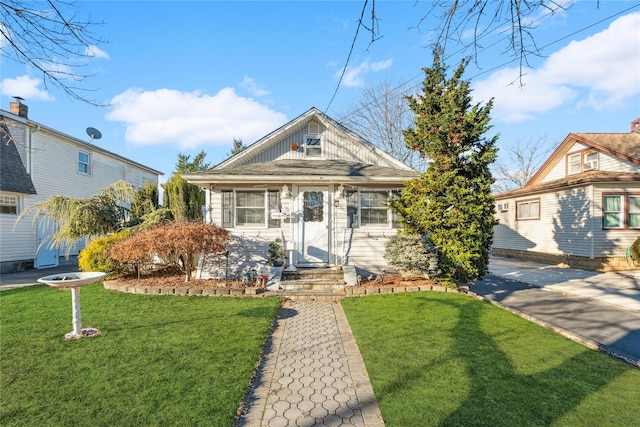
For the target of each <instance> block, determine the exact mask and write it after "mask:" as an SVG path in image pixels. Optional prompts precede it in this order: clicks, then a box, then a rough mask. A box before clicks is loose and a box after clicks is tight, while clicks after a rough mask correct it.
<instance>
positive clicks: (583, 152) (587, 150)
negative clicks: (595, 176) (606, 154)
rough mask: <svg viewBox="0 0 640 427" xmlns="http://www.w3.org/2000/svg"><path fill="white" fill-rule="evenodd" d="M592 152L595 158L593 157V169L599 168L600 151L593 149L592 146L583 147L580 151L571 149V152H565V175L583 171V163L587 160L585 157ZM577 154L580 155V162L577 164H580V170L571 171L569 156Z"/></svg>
mask: <svg viewBox="0 0 640 427" xmlns="http://www.w3.org/2000/svg"><path fill="white" fill-rule="evenodd" d="M592 154H595V155H596V159H595V162H596V167H595V168H594V169H599V167H600V152H599V151H598V150H594V149H593V148H585V149H582V150H580V151H573V152H571V153H567V155H566V157H565V161H566V164H565V175H566V176H569V175H575V174H578V173H582V172H585V169H584V165H585V163H586V162H587V157H588V156H590V155H592ZM578 155H579V156H580V162H579V164H578V165H579V166H580V170H579V171H576V172H572V171H571V165H572V163H571V161H570V160H571V158H573V157H576V156H578ZM587 170H592V169H587Z"/></svg>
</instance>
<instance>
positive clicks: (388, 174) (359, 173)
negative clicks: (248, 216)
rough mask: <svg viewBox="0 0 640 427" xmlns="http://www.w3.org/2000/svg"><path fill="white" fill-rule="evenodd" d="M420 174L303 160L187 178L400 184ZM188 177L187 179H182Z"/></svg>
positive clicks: (225, 169)
mask: <svg viewBox="0 0 640 427" xmlns="http://www.w3.org/2000/svg"><path fill="white" fill-rule="evenodd" d="M418 175H420V174H419V173H418V172H416V171H413V170H406V169H396V168H391V167H385V166H376V165H365V164H362V163H353V162H348V161H345V160H337V159H333V160H314V162H313V167H309V162H307V161H304V160H293V159H290V160H275V161H272V162H266V163H261V164H259V165H256V164H248V165H239V166H226V167H220V168H214V169H210V170H208V171H204V172H198V173H193V174H189V175H188V181H189V182H191V183H193V184H203V183H208V182H211V181H215V182H224V183H246V182H256V181H260V182H264V183H269V182H283V181H285V182H286V181H290V180H291V179H292V178H295V181H296V183H300V182H312V181H316V182H317V181H325V182H327V183H330V182H333V183H338V182H339V183H348V182H362V181H366V182H384V183H398V184H402V183H403V182H404V181H405V180H407V179H412V178H415V177H417V176H418ZM185 177H187V176H185Z"/></svg>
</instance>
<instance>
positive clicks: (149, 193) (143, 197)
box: [130, 181, 158, 221]
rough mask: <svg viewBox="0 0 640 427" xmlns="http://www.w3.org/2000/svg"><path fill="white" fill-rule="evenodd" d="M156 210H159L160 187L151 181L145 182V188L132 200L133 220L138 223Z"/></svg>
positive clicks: (137, 192) (131, 213)
mask: <svg viewBox="0 0 640 427" xmlns="http://www.w3.org/2000/svg"><path fill="white" fill-rule="evenodd" d="M156 209H158V186H157V185H154V184H153V183H152V182H151V181H145V182H144V187H142V188H140V189H138V190H137V191H136V193H135V194H134V195H133V199H132V200H131V212H130V215H131V220H132V221H137V220H139V219H141V218H142V217H143V216H144V215H146V214H148V213H151V212H153V211H155V210H156Z"/></svg>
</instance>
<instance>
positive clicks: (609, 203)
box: [602, 194, 640, 229]
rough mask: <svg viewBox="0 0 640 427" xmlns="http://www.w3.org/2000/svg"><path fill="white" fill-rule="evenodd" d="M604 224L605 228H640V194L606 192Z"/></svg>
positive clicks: (603, 211) (603, 209)
mask: <svg viewBox="0 0 640 427" xmlns="http://www.w3.org/2000/svg"><path fill="white" fill-rule="evenodd" d="M602 226H603V228H605V229H610V228H640V194H605V195H604V196H603V199H602Z"/></svg>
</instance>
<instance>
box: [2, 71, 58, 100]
mask: <svg viewBox="0 0 640 427" xmlns="http://www.w3.org/2000/svg"><path fill="white" fill-rule="evenodd" d="M41 84H42V79H37V78H33V77H29V76H18V77H16V78H6V79H3V80H2V81H1V82H0V90H2V93H3V94H4V95H8V96H19V97H21V98H24V99H27V100H38V101H53V100H54V98H53V96H51V95H50V94H49V92H47V91H46V90H45V89H40V88H39V86H40V85H41Z"/></svg>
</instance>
